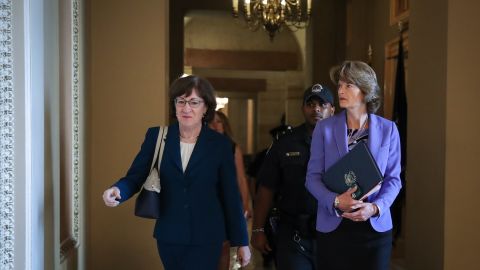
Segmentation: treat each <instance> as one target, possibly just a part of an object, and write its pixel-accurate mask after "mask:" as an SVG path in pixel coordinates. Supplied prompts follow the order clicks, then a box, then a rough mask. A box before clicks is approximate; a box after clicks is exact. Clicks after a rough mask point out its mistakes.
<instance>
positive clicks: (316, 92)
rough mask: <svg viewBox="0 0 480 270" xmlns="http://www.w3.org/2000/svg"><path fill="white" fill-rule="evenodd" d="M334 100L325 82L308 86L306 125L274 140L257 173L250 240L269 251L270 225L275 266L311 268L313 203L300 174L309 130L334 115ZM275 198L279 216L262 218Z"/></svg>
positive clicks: (307, 149)
mask: <svg viewBox="0 0 480 270" xmlns="http://www.w3.org/2000/svg"><path fill="white" fill-rule="evenodd" d="M333 104H334V102H333V96H332V93H331V92H330V90H328V89H327V88H326V87H325V86H322V85H320V84H315V85H313V86H311V87H309V88H307V89H306V90H305V93H304V95H303V105H302V111H303V115H304V117H305V123H303V124H302V125H300V126H298V127H295V128H294V129H293V131H292V132H291V133H289V134H286V135H284V136H283V137H281V138H280V139H279V140H278V141H276V142H274V143H273V145H272V147H271V149H270V150H269V152H268V154H267V156H266V157H265V161H264V163H263V165H262V167H261V169H260V172H259V173H258V177H257V179H258V181H259V189H258V191H257V195H256V198H255V206H254V215H253V226H252V237H251V243H252V246H253V247H255V248H256V249H258V250H259V251H260V252H262V253H264V254H265V253H269V252H271V250H272V246H271V244H273V243H269V241H268V240H267V237H266V235H265V229H266V228H265V226H273V227H274V228H273V230H275V231H276V236H275V239H276V241H275V243H274V244H275V248H276V255H275V257H276V258H275V261H276V269H277V270H283V269H285V270H292V269H298V270H304V269H305V270H307V269H308V270H313V269H315V264H316V259H315V257H314V256H315V217H316V212H317V211H316V205H317V203H316V201H315V198H314V197H313V196H312V195H310V193H309V192H308V191H307V190H306V188H305V176H306V172H307V164H308V160H309V158H310V141H311V136H312V132H313V129H314V127H315V124H316V122H317V121H321V120H322V119H325V118H327V117H330V116H332V115H333V113H334V110H335V108H334V105H333ZM274 198H276V199H275V200H276V202H275V206H276V207H277V208H278V211H279V215H278V219H276V218H277V217H275V216H274V217H270V218H269V220H267V217H268V214H269V211H270V209H271V207H272V205H273V204H274ZM277 221H278V223H277Z"/></svg>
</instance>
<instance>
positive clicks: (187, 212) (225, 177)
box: [114, 123, 248, 246]
mask: <svg viewBox="0 0 480 270" xmlns="http://www.w3.org/2000/svg"><path fill="white" fill-rule="evenodd" d="M158 132H159V128H158V127H154V128H150V129H148V131H147V134H146V136H145V141H144V142H143V145H142V147H141V149H140V152H139V153H138V154H137V156H136V158H135V160H134V161H133V163H132V165H131V167H130V169H129V170H128V172H127V175H126V176H125V177H123V178H122V179H120V180H119V181H118V182H117V183H115V184H114V185H115V186H117V187H118V188H119V189H120V191H121V193H120V194H121V197H122V199H121V202H123V201H125V200H127V199H129V198H130V197H132V196H133V195H134V194H135V193H136V192H138V191H139V190H140V188H141V186H142V185H143V183H144V181H145V179H146V177H147V175H148V173H149V170H150V165H151V162H152V160H153V155H154V152H155V144H156V139H157V136H158ZM160 164H161V166H160V182H161V183H160V184H161V192H160V196H161V217H160V218H159V219H157V221H156V224H155V230H154V237H155V238H156V239H157V240H158V241H160V242H162V243H171V244H182V245H204V244H214V243H215V244H218V243H221V242H222V241H224V240H229V241H230V242H231V245H232V246H247V245H248V234H247V228H246V222H245V218H244V216H243V210H242V203H241V199H240V192H239V189H238V184H237V181H236V171H235V163H234V157H233V154H232V146H231V142H230V141H229V140H228V139H227V137H226V136H224V135H221V134H220V133H217V132H215V131H213V130H211V129H209V128H208V127H206V126H204V127H202V130H201V132H200V135H199V137H198V139H197V143H196V145H195V148H194V150H193V152H192V156H191V157H190V161H189V163H188V166H187V168H186V170H185V173H184V172H183V170H182V164H181V159H180V136H179V126H178V123H176V124H172V125H170V126H169V129H168V134H167V138H166V142H165V150H164V153H163V158H162V161H161V163H160Z"/></svg>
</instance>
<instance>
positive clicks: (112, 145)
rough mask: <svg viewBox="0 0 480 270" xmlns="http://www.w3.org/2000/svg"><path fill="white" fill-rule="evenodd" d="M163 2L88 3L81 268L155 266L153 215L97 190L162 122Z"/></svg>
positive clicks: (165, 17)
mask: <svg viewBox="0 0 480 270" xmlns="http://www.w3.org/2000/svg"><path fill="white" fill-rule="evenodd" d="M168 10H169V8H168V1H166V0H163V1H162V0H157V1H154V0H149V1H137V2H135V3H134V4H132V2H131V1H125V0H115V1H113V0H110V1H106V0H104V1H89V4H88V9H87V11H86V12H87V14H88V16H89V27H88V30H89V35H88V39H89V45H90V46H89V48H88V50H89V56H88V59H89V66H88V70H89V72H88V76H89V85H88V88H87V100H86V103H87V112H88V116H87V119H86V123H87V130H88V132H87V144H88V148H87V182H88V183H87V184H88V185H87V194H88V195H87V209H88V213H87V220H88V221H87V230H88V231H87V241H88V246H87V266H86V269H161V263H160V260H159V257H158V255H157V250H156V244H155V241H154V239H153V238H152V232H153V221H150V220H144V219H140V218H136V217H134V215H133V206H134V200H130V201H129V202H127V203H125V204H124V205H121V206H120V207H117V208H113V209H112V208H107V207H106V206H104V204H103V202H102V199H101V195H102V193H103V191H104V189H106V188H107V187H109V186H110V185H111V184H112V183H113V182H114V181H116V180H117V179H118V178H120V177H121V176H123V175H124V174H125V173H126V171H127V169H128V168H129V166H130V164H131V162H132V160H133V158H134V157H135V154H136V153H137V151H138V150H139V148H140V145H141V143H142V141H143V138H144V135H145V132H146V130H147V128H148V127H150V126H154V125H159V124H166V121H167V110H166V107H167V106H166V104H167V99H166V93H167V91H166V89H167V84H168V72H167V69H168V53H167V51H168V46H167V44H168V38H167V37H168V14H169V12H168Z"/></svg>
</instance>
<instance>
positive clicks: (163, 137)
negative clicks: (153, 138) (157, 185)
mask: <svg viewBox="0 0 480 270" xmlns="http://www.w3.org/2000/svg"><path fill="white" fill-rule="evenodd" d="M160 131H162V137H161V140H160V132H159V133H158V134H159V135H158V136H159V137H158V140H160V141H161V142H160V151H159V153H158V172H160V163H162V157H163V150H165V141H166V140H167V132H168V126H166V127H160ZM157 144H158V143H157Z"/></svg>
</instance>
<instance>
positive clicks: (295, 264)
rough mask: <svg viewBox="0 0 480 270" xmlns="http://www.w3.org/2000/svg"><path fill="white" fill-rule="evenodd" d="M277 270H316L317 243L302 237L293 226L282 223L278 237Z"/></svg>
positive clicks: (311, 238) (313, 239)
mask: <svg viewBox="0 0 480 270" xmlns="http://www.w3.org/2000/svg"><path fill="white" fill-rule="evenodd" d="M275 245H276V254H275V256H276V269H277V270H292V269H295V270H315V269H316V268H315V264H316V258H315V257H316V242H315V238H314V237H310V238H305V237H302V236H301V235H300V234H299V233H298V231H296V230H295V229H294V228H293V226H292V225H290V224H284V223H281V224H280V225H279V228H278V233H277V236H276V243H275Z"/></svg>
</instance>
